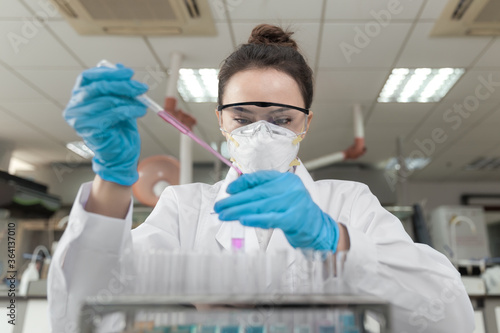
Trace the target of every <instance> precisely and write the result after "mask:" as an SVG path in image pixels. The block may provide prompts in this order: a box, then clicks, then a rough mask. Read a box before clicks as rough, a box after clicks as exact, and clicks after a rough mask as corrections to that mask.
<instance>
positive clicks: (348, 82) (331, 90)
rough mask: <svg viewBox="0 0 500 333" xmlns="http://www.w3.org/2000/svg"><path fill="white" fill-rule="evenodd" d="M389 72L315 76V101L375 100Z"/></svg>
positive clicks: (356, 72)
mask: <svg viewBox="0 0 500 333" xmlns="http://www.w3.org/2000/svg"><path fill="white" fill-rule="evenodd" d="M388 75H389V71H360V70H356V71H354V70H353V71H330V70H329V71H327V70H320V71H319V72H318V73H317V76H316V83H315V89H316V92H315V99H316V101H318V102H322V103H323V102H332V101H344V102H359V101H366V100H375V99H376V98H377V96H378V94H379V92H380V89H382V86H383V85H384V82H385V80H386V78H387V76H388Z"/></svg>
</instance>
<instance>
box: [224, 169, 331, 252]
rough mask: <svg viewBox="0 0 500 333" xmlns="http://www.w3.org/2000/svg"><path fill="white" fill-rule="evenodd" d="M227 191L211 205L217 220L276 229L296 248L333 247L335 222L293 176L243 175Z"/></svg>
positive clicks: (277, 174) (297, 178) (273, 173)
mask: <svg viewBox="0 0 500 333" xmlns="http://www.w3.org/2000/svg"><path fill="white" fill-rule="evenodd" d="M227 193H229V194H231V196H230V197H228V198H225V199H222V200H220V201H218V202H217V203H216V204H215V207H214V209H215V212H216V213H218V214H219V219H220V220H221V221H234V220H239V221H240V222H241V224H243V225H245V226H250V227H257V228H263V229H269V228H279V229H281V230H283V232H284V233H285V236H286V238H287V239H288V242H289V243H290V244H291V245H292V246H293V247H296V248H297V247H298V248H312V249H315V250H330V251H333V252H335V251H336V250H337V244H338V241H339V227H338V225H337V223H336V222H335V221H334V220H333V219H332V218H331V217H330V216H329V215H328V214H326V213H324V212H323V211H322V210H321V209H320V208H319V207H318V205H316V203H314V201H313V200H312V199H311V196H310V194H309V192H308V191H307V189H306V188H305V186H304V184H303V183H302V181H301V180H300V178H299V177H298V176H297V175H295V174H293V173H290V172H285V173H281V172H278V171H258V172H255V173H249V174H243V175H242V176H240V177H239V178H238V179H237V180H235V181H234V182H232V183H231V184H229V186H228V187H227Z"/></svg>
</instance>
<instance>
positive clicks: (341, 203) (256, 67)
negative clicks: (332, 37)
mask: <svg viewBox="0 0 500 333" xmlns="http://www.w3.org/2000/svg"><path fill="white" fill-rule="evenodd" d="M290 36H291V33H289V32H285V31H283V30H282V29H281V28H279V27H275V26H270V25H259V26H257V27H255V28H254V30H253V31H252V34H251V36H250V38H249V41H248V43H247V44H243V45H241V46H240V47H239V48H238V49H237V50H236V51H234V52H233V53H232V54H231V55H230V56H229V57H228V58H227V59H225V61H224V62H223V63H222V66H221V69H220V73H219V97H218V104H219V106H218V108H217V110H216V115H217V118H218V121H219V124H220V129H221V131H222V134H223V135H224V136H225V137H226V138H227V142H228V147H229V151H230V154H231V156H232V158H233V159H234V161H235V162H234V163H236V164H237V166H238V167H239V168H240V169H241V170H242V171H243V173H244V174H243V175H242V176H241V177H238V175H237V173H236V171H234V170H233V169H232V168H231V170H229V172H228V174H227V177H226V179H225V180H223V181H220V182H218V183H216V184H215V185H206V184H188V185H182V186H171V187H168V188H167V189H166V190H165V191H164V192H163V193H162V195H161V197H160V199H159V201H158V204H157V205H156V207H155V208H154V210H153V212H152V213H151V215H150V216H149V217H148V218H147V219H146V221H145V222H144V223H143V224H142V225H140V226H139V227H138V228H136V229H134V230H132V231H131V215H132V200H131V185H132V184H133V183H134V182H135V181H136V180H137V178H138V174H137V162H138V159H139V153H140V139H139V133H138V131H137V124H136V119H137V118H138V117H142V116H144V114H145V113H146V107H145V106H144V105H142V104H141V103H140V102H138V101H136V100H135V99H134V97H135V96H138V95H141V94H143V93H145V92H146V91H147V89H148V88H147V86H145V85H144V84H142V83H139V82H137V81H134V80H132V79H131V77H132V75H133V71H132V70H130V69H129V68H126V67H123V66H119V67H118V68H116V69H111V68H92V69H89V70H86V71H84V72H83V73H82V74H81V75H80V77H79V78H78V80H77V83H76V85H75V88H74V90H73V96H72V98H71V100H70V102H69V104H68V106H67V108H66V110H65V111H64V117H65V119H66V121H67V122H68V123H69V124H70V125H71V126H72V127H73V128H74V129H75V130H76V132H77V133H78V134H79V135H80V136H81V137H82V138H83V139H84V141H85V143H86V144H87V145H88V146H89V147H90V148H91V149H92V150H93V151H94V153H95V157H94V158H93V161H92V166H93V170H94V172H95V173H96V176H95V179H94V181H93V182H91V183H86V184H83V185H82V187H81V188H80V191H79V193H78V196H77V198H76V200H75V203H74V205H73V209H72V211H71V214H70V220H69V224H68V227H67V229H66V231H65V233H64V235H63V237H62V238H61V240H60V242H59V246H58V248H57V251H56V253H55V254H54V258H53V261H52V265H51V270H50V274H49V292H48V299H49V306H50V315H51V324H52V329H53V332H64V333H66V332H74V331H76V327H77V318H78V313H79V308H80V305H81V303H82V301H83V300H84V299H85V297H87V296H91V295H98V294H99V293H100V292H101V291H102V290H108V291H110V292H111V293H113V294H117V293H123V292H127V291H131V290H132V288H133V279H132V278H131V276H133V269H132V268H131V267H133V264H132V263H131V261H132V259H130V258H132V255H131V251H145V250H148V249H152V248H154V249H166V250H172V249H176V248H182V249H203V250H219V251H220V250H223V249H229V248H230V246H231V244H230V242H231V238H230V237H231V233H230V231H229V229H228V228H229V226H230V223H225V222H224V221H232V220H239V221H240V222H241V223H242V224H243V225H245V226H251V227H258V228H260V229H250V230H251V231H250V232H249V233H247V234H246V237H247V239H246V242H247V244H249V246H252V244H254V246H255V247H256V248H257V249H258V248H259V247H260V248H263V249H266V250H267V251H271V250H273V249H278V248H281V249H283V248H287V249H292V247H294V248H312V249H317V250H332V251H336V250H343V251H344V250H348V254H347V259H346V261H345V264H344V273H343V274H344V279H345V280H346V282H347V284H348V285H349V288H350V289H352V291H353V292H354V293H365V294H371V295H376V296H378V297H380V298H382V299H384V300H387V301H389V302H390V303H391V304H392V306H393V328H394V332H397V333H400V332H433V333H437V332H456V333H457V332H463V333H470V332H472V331H473V327H474V320H473V310H472V306H471V303H470V301H469V299H468V296H467V293H466V292H465V289H464V287H463V285H462V283H461V280H460V275H459V273H458V272H457V271H456V270H455V268H454V267H453V266H452V265H451V264H450V262H449V261H448V260H447V259H446V257H445V256H443V255H441V254H440V253H438V252H437V251H435V250H433V249H432V248H430V247H428V246H426V245H421V244H415V243H413V241H412V240H411V238H410V237H409V236H408V235H407V234H406V233H405V231H404V229H403V227H402V225H401V222H400V221H399V220H398V219H397V218H396V217H395V216H393V215H391V214H390V213H389V212H387V211H386V210H385V209H384V208H383V207H382V206H381V205H380V203H379V202H378V200H377V198H376V197H375V196H374V195H373V194H372V193H371V192H370V191H369V189H368V187H367V186H365V185H363V184H360V183H355V182H349V181H339V180H322V181H318V182H315V181H313V180H312V178H311V176H310V175H309V173H308V172H307V170H306V169H305V168H304V166H303V165H302V164H301V163H300V161H299V160H298V159H297V152H298V148H299V141H300V140H302V139H303V138H304V136H305V135H306V132H307V130H308V128H309V124H310V122H311V119H312V116H313V114H312V112H311V111H309V108H310V107H311V103H312V97H313V79H312V74H313V73H312V70H311V68H310V67H309V66H308V65H307V63H306V61H305V60H304V58H303V57H302V55H301V54H300V52H299V51H298V47H297V44H296V43H295V41H294V40H293V39H292V38H291V37H290ZM333 130H334V129H333ZM214 210H215V212H216V213H218V215H217V214H211V213H212V212H213V211H214ZM132 249H133V250H132ZM136 253H137V252H136ZM141 273H146V274H147V272H141Z"/></svg>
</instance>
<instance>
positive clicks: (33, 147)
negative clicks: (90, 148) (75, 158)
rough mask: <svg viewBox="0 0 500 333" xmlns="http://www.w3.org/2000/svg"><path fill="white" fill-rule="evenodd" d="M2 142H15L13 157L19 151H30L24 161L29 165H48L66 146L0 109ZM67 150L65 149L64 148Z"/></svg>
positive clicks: (25, 155) (0, 137)
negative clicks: (3, 140) (56, 153)
mask: <svg viewBox="0 0 500 333" xmlns="http://www.w3.org/2000/svg"><path fill="white" fill-rule="evenodd" d="M0 119H2V121H0V140H1V139H5V140H8V141H13V142H14V143H15V148H14V152H13V155H16V153H17V152H19V151H29V154H28V153H27V154H24V155H23V160H24V161H26V162H28V163H33V164H41V163H47V162H49V161H51V160H52V158H53V157H54V156H53V154H54V151H62V150H63V149H62V148H64V146H63V145H62V144H59V143H57V142H54V141H53V140H51V139H49V138H48V137H47V136H45V135H44V134H42V133H41V132H39V131H38V130H36V129H34V128H33V127H31V126H29V125H28V124H26V123H25V122H24V121H22V120H19V118H18V117H13V116H12V115H11V113H10V112H6V111H5V110H4V109H3V108H0ZM64 149H65V148H64Z"/></svg>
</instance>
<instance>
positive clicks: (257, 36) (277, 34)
mask: <svg viewBox="0 0 500 333" xmlns="http://www.w3.org/2000/svg"><path fill="white" fill-rule="evenodd" d="M292 35H293V32H289V31H284V30H283V29H281V28H280V27H277V26H274V25H270V24H259V25H258V26H256V27H255V28H253V30H252V34H251V35H250V38H248V44H266V45H270V44H274V45H278V46H288V47H292V48H294V49H295V50H297V43H296V42H295V41H294V40H293V39H292V38H291V37H290V36H292Z"/></svg>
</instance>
